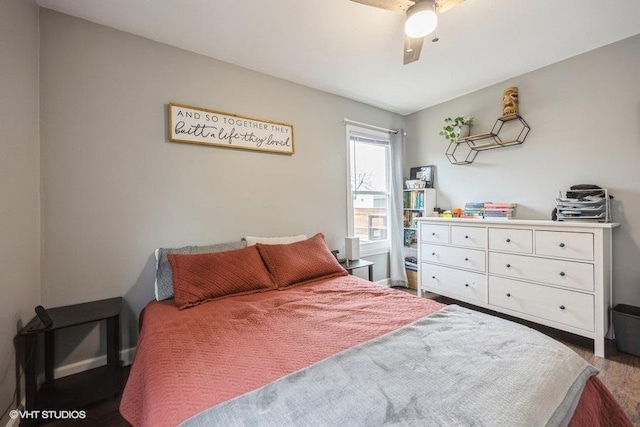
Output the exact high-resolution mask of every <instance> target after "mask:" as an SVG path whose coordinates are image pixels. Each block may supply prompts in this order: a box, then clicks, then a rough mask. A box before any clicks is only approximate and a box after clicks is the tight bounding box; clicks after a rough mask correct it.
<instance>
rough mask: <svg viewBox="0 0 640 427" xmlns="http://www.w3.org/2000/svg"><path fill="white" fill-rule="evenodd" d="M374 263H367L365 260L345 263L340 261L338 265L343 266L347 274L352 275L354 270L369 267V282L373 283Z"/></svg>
mask: <svg viewBox="0 0 640 427" xmlns="http://www.w3.org/2000/svg"><path fill="white" fill-rule="evenodd" d="M374 264H375V262H371V261H367V260H366V259H356V260H352V261H347V260H346V259H343V260H341V261H340V265H341V266H343V267H344V268H345V269H346V270H347V271H348V272H349V274H353V270H355V269H356V268H363V267H369V281H370V282H373V266H374Z"/></svg>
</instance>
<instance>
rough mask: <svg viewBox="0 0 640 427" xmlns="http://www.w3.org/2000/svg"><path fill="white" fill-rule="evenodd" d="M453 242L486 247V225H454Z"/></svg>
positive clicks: (452, 228)
mask: <svg viewBox="0 0 640 427" xmlns="http://www.w3.org/2000/svg"><path fill="white" fill-rule="evenodd" d="M451 244H452V245H456V246H468V247H470V248H480V249H484V248H486V247H487V229H486V228H484V227H466V226H460V225H452V226H451Z"/></svg>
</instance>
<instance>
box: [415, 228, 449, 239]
mask: <svg viewBox="0 0 640 427" xmlns="http://www.w3.org/2000/svg"><path fill="white" fill-rule="evenodd" d="M420 241H421V242H431V243H449V226H448V225H439V224H425V223H422V224H421V225H420Z"/></svg>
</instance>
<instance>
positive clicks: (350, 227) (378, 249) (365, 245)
mask: <svg viewBox="0 0 640 427" xmlns="http://www.w3.org/2000/svg"><path fill="white" fill-rule="evenodd" d="M352 133H359V134H363V135H366V136H371V138H372V139H377V140H384V141H389V143H388V144H387V154H386V164H385V167H386V168H387V170H386V176H387V192H386V196H387V212H388V211H389V210H390V209H391V207H390V204H391V172H392V171H391V138H390V137H389V134H388V133H386V132H380V131H376V130H372V129H369V128H366V127H361V126H355V125H346V148H347V165H346V166H347V168H346V172H347V235H348V236H353V235H354V226H355V224H354V212H353V195H354V192H353V191H352V189H351V180H352V179H353V178H352V177H351V162H352V161H353V159H352V158H351V134H352ZM358 194H374V195H380V194H381V192H379V191H358ZM387 227H388V228H387V238H386V240H379V241H374V242H363V241H360V255H361V256H371V255H378V254H385V253H388V252H389V249H390V246H391V233H393V232H394V230H392V227H391V226H390V225H388V226H387Z"/></svg>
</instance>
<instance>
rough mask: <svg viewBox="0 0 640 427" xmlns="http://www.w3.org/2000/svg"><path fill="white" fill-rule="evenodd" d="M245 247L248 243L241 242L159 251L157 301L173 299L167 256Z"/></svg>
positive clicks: (157, 254)
mask: <svg viewBox="0 0 640 427" xmlns="http://www.w3.org/2000/svg"><path fill="white" fill-rule="evenodd" d="M245 247H247V243H246V242H245V241H242V240H239V241H237V242H228V243H219V244H217V245H209V246H184V247H182V248H160V249H157V250H156V260H157V261H158V268H157V270H156V283H155V288H156V299H157V300H158V301H162V300H165V299H169V298H173V273H172V272H171V263H169V259H168V258H167V254H181V255H193V254H207V253H213V252H225V251H232V250H235V249H242V248H245Z"/></svg>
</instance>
